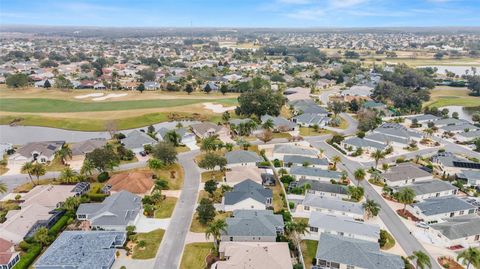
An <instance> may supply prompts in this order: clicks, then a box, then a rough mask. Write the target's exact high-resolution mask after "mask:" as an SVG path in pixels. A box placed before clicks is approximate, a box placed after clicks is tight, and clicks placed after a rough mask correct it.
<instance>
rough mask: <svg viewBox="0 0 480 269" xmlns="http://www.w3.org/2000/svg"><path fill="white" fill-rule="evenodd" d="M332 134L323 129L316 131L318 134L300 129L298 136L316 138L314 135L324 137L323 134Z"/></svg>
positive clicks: (307, 129)
mask: <svg viewBox="0 0 480 269" xmlns="http://www.w3.org/2000/svg"><path fill="white" fill-rule="evenodd" d="M331 133H333V132H332V131H330V130H325V129H318V132H315V130H313V128H309V127H300V135H301V136H316V135H324V134H331Z"/></svg>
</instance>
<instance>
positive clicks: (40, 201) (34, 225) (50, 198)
mask: <svg viewBox="0 0 480 269" xmlns="http://www.w3.org/2000/svg"><path fill="white" fill-rule="evenodd" d="M77 191H78V189H77V188H76V186H73V185H41V186H36V187H34V188H33V189H32V190H30V191H29V192H28V193H26V194H24V195H23V196H22V198H21V200H23V202H22V203H20V204H19V206H20V209H17V210H10V211H8V213H7V215H6V216H5V218H6V221H5V222H3V223H0V237H1V238H3V239H5V240H7V241H9V242H12V243H15V244H18V243H19V242H20V241H22V240H23V239H24V238H26V237H30V236H33V235H34V234H35V232H36V231H37V230H38V229H39V228H42V227H46V228H50V227H52V226H53V225H54V224H55V223H56V222H57V220H58V219H59V218H60V217H61V216H62V215H63V211H62V210H58V208H59V207H60V206H61V205H62V203H63V202H64V201H65V200H66V199H67V198H68V197H71V196H77V195H79V193H78V192H77Z"/></svg>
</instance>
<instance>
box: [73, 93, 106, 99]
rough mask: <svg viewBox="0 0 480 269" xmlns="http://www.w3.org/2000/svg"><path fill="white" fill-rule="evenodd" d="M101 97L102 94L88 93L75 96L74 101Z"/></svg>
mask: <svg viewBox="0 0 480 269" xmlns="http://www.w3.org/2000/svg"><path fill="white" fill-rule="evenodd" d="M103 95H104V93H103V92H98V93H90V94H85V95H77V96H75V99H85V98H89V97H100V96H103Z"/></svg>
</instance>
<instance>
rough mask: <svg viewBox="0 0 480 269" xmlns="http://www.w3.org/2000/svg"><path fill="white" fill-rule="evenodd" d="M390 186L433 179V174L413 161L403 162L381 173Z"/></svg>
mask: <svg viewBox="0 0 480 269" xmlns="http://www.w3.org/2000/svg"><path fill="white" fill-rule="evenodd" d="M381 176H382V179H383V181H384V183H385V184H387V185H388V186H405V185H408V184H411V183H414V182H419V181H427V180H431V179H432V174H431V173H429V172H427V171H425V170H424V169H422V168H421V167H420V166H418V165H415V164H412V163H401V164H398V165H397V166H394V167H391V168H390V169H389V170H388V171H387V172H386V173H383V174H381Z"/></svg>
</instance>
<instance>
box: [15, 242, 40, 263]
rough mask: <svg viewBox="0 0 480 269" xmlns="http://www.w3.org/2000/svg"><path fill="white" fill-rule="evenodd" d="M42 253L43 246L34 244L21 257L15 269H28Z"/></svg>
mask: <svg viewBox="0 0 480 269" xmlns="http://www.w3.org/2000/svg"><path fill="white" fill-rule="evenodd" d="M41 252H42V245H40V244H32V245H31V246H30V247H29V249H28V251H27V252H26V253H25V254H24V255H22V256H21V257H20V260H19V261H18V263H17V264H16V265H15V269H28V268H29V267H30V265H31V264H32V263H33V262H34V261H35V259H36V258H37V257H38V255H40V253H41Z"/></svg>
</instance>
